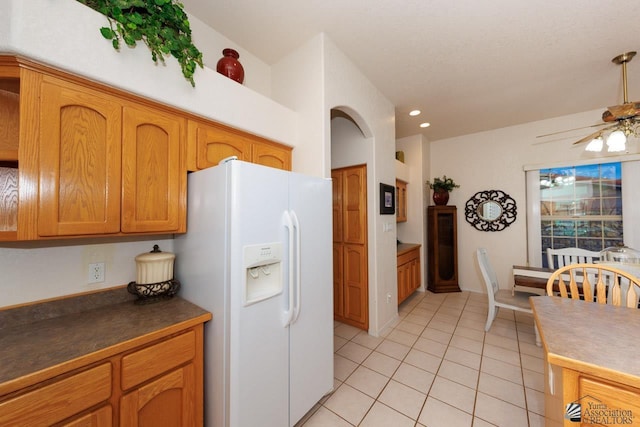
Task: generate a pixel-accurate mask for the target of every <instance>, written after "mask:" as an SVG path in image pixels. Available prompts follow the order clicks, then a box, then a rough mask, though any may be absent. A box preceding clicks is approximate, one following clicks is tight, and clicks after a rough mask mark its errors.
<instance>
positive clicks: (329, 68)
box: [321, 35, 398, 335]
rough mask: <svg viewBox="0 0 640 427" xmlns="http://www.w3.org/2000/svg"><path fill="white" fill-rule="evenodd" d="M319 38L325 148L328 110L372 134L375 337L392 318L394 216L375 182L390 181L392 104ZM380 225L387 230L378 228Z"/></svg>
mask: <svg viewBox="0 0 640 427" xmlns="http://www.w3.org/2000/svg"><path fill="white" fill-rule="evenodd" d="M321 37H322V41H323V53H324V55H323V57H324V79H325V80H324V83H325V86H324V87H325V99H324V111H325V117H326V121H325V123H326V130H327V131H326V138H325V145H324V146H325V147H330V144H329V143H330V141H329V138H330V132H329V126H330V121H329V112H330V111H331V110H332V109H334V108H336V109H340V110H342V111H345V112H347V114H349V116H350V117H351V118H352V119H354V121H355V122H356V123H357V124H358V127H359V128H360V129H361V130H362V132H363V134H364V136H365V138H372V147H373V151H372V162H371V165H368V166H367V194H368V195H369V198H368V200H367V204H368V212H367V213H368V227H369V232H368V236H369V240H368V242H369V332H370V333H371V334H374V335H377V334H378V333H379V332H380V331H382V330H383V329H384V328H385V327H387V326H388V325H390V324H391V323H392V322H393V320H394V319H395V318H396V317H397V315H398V313H397V306H396V305H395V302H394V301H393V299H392V301H391V302H387V294H391V295H395V294H396V293H397V284H396V283H397V274H396V232H395V231H396V227H395V224H396V222H395V216H393V215H380V213H379V208H378V207H379V191H378V188H379V183H380V182H383V183H386V184H391V185H393V184H394V183H395V122H394V117H395V112H394V107H393V105H392V104H391V103H390V102H389V101H388V100H387V99H386V98H385V97H384V96H383V95H382V94H381V93H380V91H378V90H377V89H376V88H375V87H374V86H373V85H372V84H371V83H370V82H369V81H368V80H367V79H366V78H365V77H364V75H363V74H362V73H361V72H360V71H359V70H358V69H357V68H356V67H355V66H354V64H353V63H352V62H351V61H350V60H349V59H348V58H347V57H346V56H345V55H344V54H343V53H342V52H341V51H340V50H339V49H338V48H337V47H336V46H335V45H334V44H333V42H331V40H330V39H329V38H328V37H326V36H325V35H321ZM383 227H384V228H386V229H387V230H388V231H386V232H385V231H383Z"/></svg>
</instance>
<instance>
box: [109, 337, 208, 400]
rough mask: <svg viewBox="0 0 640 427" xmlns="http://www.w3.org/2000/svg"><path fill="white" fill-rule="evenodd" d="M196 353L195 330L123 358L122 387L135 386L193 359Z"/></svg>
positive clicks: (125, 388)
mask: <svg viewBox="0 0 640 427" xmlns="http://www.w3.org/2000/svg"><path fill="white" fill-rule="evenodd" d="M195 353H196V336H195V333H194V332H193V331H189V332H186V333H184V334H182V335H178V336H177V337H174V338H171V339H169V340H166V341H163V342H161V343H158V344H155V345H152V346H149V347H147V348H144V349H142V350H139V351H136V352H135V353H131V354H128V355H126V356H124V357H123V358H122V389H123V390H127V389H129V388H131V387H135V386H136V385H138V384H141V383H143V382H145V381H147V380H150V379H151V378H154V377H156V376H158V375H160V374H162V373H164V372H167V371H169V370H171V369H173V368H175V367H176V366H180V365H182V364H183V363H186V362H188V361H190V360H192V359H193V358H194V357H195Z"/></svg>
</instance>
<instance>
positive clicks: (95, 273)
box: [89, 262, 104, 283]
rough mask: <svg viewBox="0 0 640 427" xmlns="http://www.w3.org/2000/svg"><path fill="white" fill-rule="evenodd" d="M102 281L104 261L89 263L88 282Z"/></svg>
mask: <svg viewBox="0 0 640 427" xmlns="http://www.w3.org/2000/svg"><path fill="white" fill-rule="evenodd" d="M101 282H104V262H94V263H91V264H89V283H101Z"/></svg>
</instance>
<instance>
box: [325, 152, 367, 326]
mask: <svg viewBox="0 0 640 427" xmlns="http://www.w3.org/2000/svg"><path fill="white" fill-rule="evenodd" d="M331 176H332V178H333V220H334V221H333V241H334V309H335V312H334V317H335V319H336V320H339V321H341V322H344V323H347V324H350V325H353V326H356V327H358V328H361V329H365V330H366V329H368V328H369V313H368V304H369V292H368V287H369V281H368V262H367V253H368V248H367V190H366V185H367V179H366V178H367V175H366V166H365V165H360V166H352V167H348V168H341V169H334V170H333V171H332V173H331Z"/></svg>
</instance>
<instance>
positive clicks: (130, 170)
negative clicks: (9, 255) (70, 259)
mask: <svg viewBox="0 0 640 427" xmlns="http://www.w3.org/2000/svg"><path fill="white" fill-rule="evenodd" d="M13 75H15V77H13ZM13 83H15V84H13ZM16 98H17V101H16ZM16 102H17V105H18V110H17V111H18V114H17V115H16V113H15V111H16ZM0 111H7V114H6V115H2V117H1V118H0V129H2V128H3V127H4V126H7V129H8V130H7V131H6V132H0V217H1V218H3V220H0V240H34V239H49V238H59V237H79V236H101V235H119V234H130V233H141V234H158V233H180V232H185V231H186V201H187V199H186V197H187V196H186V185H187V176H186V175H187V174H186V172H187V168H186V144H185V141H186V133H187V131H186V118H185V117H182V116H181V115H179V114H176V113H175V111H173V110H171V109H169V108H166V107H163V106H160V105H157V104H154V103H151V102H146V101H143V100H139V99H137V98H135V97H132V96H129V95H128V94H125V93H122V92H118V91H116V90H112V89H109V88H106V87H104V86H101V85H98V84H95V83H92V82H88V81H86V80H84V79H80V78H78V77H74V76H70V75H66V74H64V73H61V72H58V71H55V70H51V69H48V68H46V67H41V66H39V65H37V64H31V63H29V62H27V61H22V60H16V59H15V58H10V57H0ZM16 123H17V125H16ZM16 126H17V131H16V130H15V128H16ZM16 139H17V142H18V143H17V147H15V145H16V143H15V140H16ZM13 153H16V154H15V159H12V158H11V157H12V156H13ZM5 218H7V219H6V220H5Z"/></svg>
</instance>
